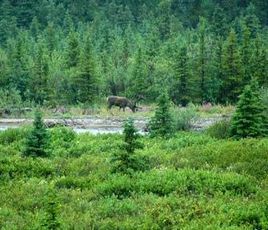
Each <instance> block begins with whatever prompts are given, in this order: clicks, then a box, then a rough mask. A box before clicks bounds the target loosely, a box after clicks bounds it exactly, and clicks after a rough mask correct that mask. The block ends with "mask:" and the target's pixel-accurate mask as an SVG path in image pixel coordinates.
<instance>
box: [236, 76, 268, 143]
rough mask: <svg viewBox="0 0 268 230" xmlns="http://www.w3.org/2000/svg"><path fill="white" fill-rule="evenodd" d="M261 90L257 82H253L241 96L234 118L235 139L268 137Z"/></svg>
mask: <svg viewBox="0 0 268 230" xmlns="http://www.w3.org/2000/svg"><path fill="white" fill-rule="evenodd" d="M259 90H260V89H259V88H258V85H257V82H256V81H252V82H251V84H250V85H247V86H246V87H245V89H244V91H243V93H242V94H241V96H240V99H239V102H238V104H237V109H236V112H235V114H234V116H233V118H232V126H231V136H233V137H234V138H246V137H260V136H265V135H267V117H265V116H264V109H265V108H264V105H263V104H262V101H261V98H260V95H259Z"/></svg>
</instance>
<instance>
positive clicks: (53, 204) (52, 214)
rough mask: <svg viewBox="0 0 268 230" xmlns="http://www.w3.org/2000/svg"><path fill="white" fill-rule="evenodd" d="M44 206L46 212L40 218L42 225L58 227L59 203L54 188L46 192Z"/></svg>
mask: <svg viewBox="0 0 268 230" xmlns="http://www.w3.org/2000/svg"><path fill="white" fill-rule="evenodd" d="M44 207H45V211H46V214H45V215H44V218H43V220H42V224H41V225H42V227H45V229H50V230H56V229H60V221H59V218H58V213H59V203H58V200H57V197H56V194H55V192H54V190H49V192H48V194H47V195H46V196H45V202H44Z"/></svg>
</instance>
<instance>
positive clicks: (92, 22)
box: [0, 0, 268, 107]
mask: <svg viewBox="0 0 268 230" xmlns="http://www.w3.org/2000/svg"><path fill="white" fill-rule="evenodd" d="M267 9H268V2H267V1H263V0H251V1H250V0H243V1H242V0H233V1H230V0H225V1H223V0H216V1H212V0H205V1H201V0H188V1H185V0H184V1H183V0H150V1H149V0H144V1H140V0H139V1H133V0H124V1H123V0H113V1H106V0H98V1H97V0H78V1H71V0H62V1H58V0H40V1H33V0H27V1H14V0H2V1H1V5H0V95H1V97H2V98H3V97H5V98H7V99H6V100H5V101H6V103H8V102H9V101H12V103H13V104H14V105H16V103H17V104H21V103H31V104H39V105H42V106H52V107H53V106H58V105H77V104H83V105H86V106H91V105H94V104H96V103H98V102H99V101H101V99H102V98H104V97H106V96H107V95H111V94H113V95H125V96H128V97H130V98H133V99H135V98H136V97H138V96H140V95H142V96H143V97H144V99H145V101H147V102H154V101H155V99H156V98H157V97H158V96H159V91H160V90H162V89H163V87H165V88H166V90H167V91H168V93H169V96H170V98H171V99H172V101H173V102H174V103H175V104H177V105H186V104H188V103H189V102H193V103H202V102H204V101H207V102H211V103H222V104H234V103H236V102H237V100H238V95H239V94H241V92H242V89H243V88H244V86H245V85H246V84H247V83H249V81H250V79H252V78H254V79H256V80H257V81H258V82H259V85H260V86H261V87H262V88H265V87H267V86H268V70H267V66H268V62H267V47H268V46H267V44H268V30H267V25H268V21H267V20H268V15H267V14H268V11H267ZM4 103H5V102H2V104H4Z"/></svg>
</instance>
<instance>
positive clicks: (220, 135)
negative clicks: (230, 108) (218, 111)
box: [206, 119, 230, 139]
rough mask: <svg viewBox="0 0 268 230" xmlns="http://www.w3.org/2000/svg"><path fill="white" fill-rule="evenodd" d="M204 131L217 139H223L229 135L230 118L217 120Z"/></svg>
mask: <svg viewBox="0 0 268 230" xmlns="http://www.w3.org/2000/svg"><path fill="white" fill-rule="evenodd" d="M206 133H207V134H208V135H209V136H211V137H215V138H217V139H225V138H228V137H229V136H230V120H227V119H225V120H222V121H218V122H216V123H215V124H213V125H211V126H210V127H208V129H207V130H206Z"/></svg>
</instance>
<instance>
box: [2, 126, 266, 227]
mask: <svg viewBox="0 0 268 230" xmlns="http://www.w3.org/2000/svg"><path fill="white" fill-rule="evenodd" d="M28 133H29V128H28V127H24V128H20V129H10V130H6V131H4V132H1V133H0V193H1V196H0V226H1V228H2V229H42V228H44V229H45V228H48V227H50V229H56V228H62V229H149V228H150V229H163V228H166V229H171V228H179V229H204V228H206V229H227V228H228V229H267V227H268V205H267V203H268V202H267V201H268V177H267V173H268V139H267V138H262V139H242V140H240V141H235V140H230V139H221V140H218V139H214V138H212V137H210V136H208V135H206V134H202V133H188V132H181V133H177V134H176V135H175V136H174V137H172V138H170V139H168V140H167V139H161V138H153V139H151V138H148V137H146V136H145V137H142V138H140V142H142V143H141V144H142V145H143V148H142V149H138V150H136V157H140V158H146V159H148V165H149V167H147V168H144V170H141V171H135V172H133V173H131V174H122V173H120V172H113V167H114V165H113V161H112V157H113V156H114V154H115V153H117V152H120V151H122V149H121V146H122V142H123V138H122V136H121V135H98V136H94V135H90V134H83V135H77V134H75V133H74V132H73V131H71V130H69V129H66V128H62V127H58V128H53V129H50V130H49V136H50V145H49V146H48V147H47V151H48V152H49V155H50V157H46V158H38V157H37V158H32V157H23V156H22V153H23V151H24V146H25V137H26V136H27V134H28Z"/></svg>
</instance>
